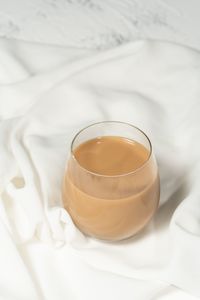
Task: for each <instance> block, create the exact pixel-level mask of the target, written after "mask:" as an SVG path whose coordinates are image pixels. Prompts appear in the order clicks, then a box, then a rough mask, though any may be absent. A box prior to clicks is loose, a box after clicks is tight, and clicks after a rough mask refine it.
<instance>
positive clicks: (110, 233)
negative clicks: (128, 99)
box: [63, 121, 160, 241]
mask: <svg viewBox="0 0 200 300" xmlns="http://www.w3.org/2000/svg"><path fill="white" fill-rule="evenodd" d="M105 136H107V137H111V136H112V137H113V136H116V137H123V138H126V139H129V140H133V141H135V142H137V143H140V144H141V145H143V146H144V147H145V148H146V150H147V151H148V156H147V159H146V160H145V161H144V162H143V164H142V165H141V166H139V167H138V168H136V169H134V170H133V171H131V172H128V173H122V174H119V175H113V176H112V175H111V176H110V175H102V174H98V173H95V172H91V171H90V170H88V169H87V168H85V167H83V166H82V165H81V164H80V163H79V161H78V160H77V158H76V157H75V155H74V150H75V149H77V147H78V146H80V145H81V144H82V143H84V142H86V141H89V140H91V139H94V138H97V137H105ZM159 195H160V186H159V175H158V168H157V164H156V160H155V157H154V155H153V152H152V145H151V142H150V140H149V138H148V137H147V135H146V134H145V133H144V132H143V131H141V130H140V129H138V128H137V127H135V126H133V125H130V124H127V123H124V122H118V121H105V122H99V123H95V124H92V125H90V126H88V127H86V128H84V129H82V130H81V131H79V132H78V133H77V134H76V136H75V137H74V139H73V141H72V143H71V156H70V158H69V161H68V163H67V168H66V172H65V175H64V181H63V203H64V207H65V208H66V210H67V211H68V212H69V214H70V215H71V217H72V219H73V221H74V223H75V225H76V226H77V227H78V228H79V229H80V230H81V231H82V232H83V233H85V234H87V235H90V236H93V237H96V238H99V239H104V240H110V241H117V240H122V239H125V238H128V237H131V236H133V235H134V234H136V233H137V232H138V231H139V230H141V229H142V228H143V227H144V226H145V225H146V224H147V223H148V221H149V220H150V219H151V217H152V216H153V214H154V212H155V211H156V209H157V207H158V203H159Z"/></svg>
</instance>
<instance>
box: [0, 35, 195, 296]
mask: <svg viewBox="0 0 200 300" xmlns="http://www.w3.org/2000/svg"><path fill="white" fill-rule="evenodd" d="M199 79H200V54H199V52H197V51H194V50H191V49H189V48H183V47H180V46H178V45H173V44H169V43H162V42H154V41H137V42H133V43H130V44H127V45H124V46H119V47H116V48H114V49H111V50H107V51H101V52H96V51H90V50H81V49H76V48H65V47H49V46H42V45H37V44H33V43H24V42H17V41H13V40H4V39H2V40H0V120H1V121H0V153H1V155H0V198H1V201H0V231H1V233H0V245H1V247H0V265H1V270H0V297H1V298H0V299H2V300H18V299H19V300H27V299H29V300H32V299H34V300H36V299H42V300H43V299H45V300H57V299H61V300H64V299H70V300H74V299H78V300H79V299H80V300H86V299H97V300H100V299H106V300H107V299H119V300H121V299H126V300H129V299H136V300H142V299H145V300H146V299H147V300H150V299H168V298H169V299H172V298H173V297H176V299H177V295H178V296H179V297H180V299H194V297H195V296H200V259H199V253H200V223H199V220H200V209H199V206H200V195H199V194H200V192H199V176H200V162H199V152H200V142H199V134H200V120H199V113H200V102H199V101H200V100H199V99H200V85H199ZM101 120H120V121H126V122H130V123H133V124H134V125H136V126H138V127H140V128H141V129H143V130H144V131H145V132H146V133H147V134H148V135H149V137H150V139H151V140H152V143H153V146H154V151H155V154H156V157H157V160H158V164H159V170H160V175H161V187H162V190H161V202H160V207H159V210H158V212H157V214H156V216H155V217H154V219H153V220H152V222H151V223H150V224H149V225H148V226H147V227H146V228H145V230H144V231H143V232H141V233H140V234H139V235H137V236H136V237H134V238H132V239H129V240H127V241H123V242H120V243H105V242H101V241H97V240H94V239H90V238H88V237H85V236H83V235H82V234H81V233H80V232H79V231H78V230H77V229H76V228H75V226H74V225H73V223H72V221H71V219H70V217H69V215H68V214H67V212H66V211H65V210H64V209H63V208H62V200H61V188H60V187H61V181H62V176H63V172H64V167H65V163H66V159H67V151H68V149H69V145H70V141H71V139H72V137H73V135H74V134H75V133H76V132H77V130H79V129H80V128H82V127H83V126H85V125H88V124H90V123H92V122H96V121H101ZM173 286H175V287H176V288H175V287H173ZM179 289H181V290H184V291H185V292H186V293H185V292H182V291H181V290H179ZM187 293H189V294H191V296H190V295H189V294H187ZM192 295H193V296H192ZM174 299H175V298H174Z"/></svg>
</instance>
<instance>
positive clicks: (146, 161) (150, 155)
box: [70, 121, 153, 178]
mask: <svg viewBox="0 0 200 300" xmlns="http://www.w3.org/2000/svg"><path fill="white" fill-rule="evenodd" d="M105 123H114V124H123V125H128V126H130V127H132V128H134V129H136V130H138V131H139V132H140V133H142V135H144V136H145V138H146V139H147V141H148V143H149V148H150V149H149V155H148V157H147V159H146V160H145V161H144V163H143V164H142V165H141V166H139V167H138V168H136V169H135V170H133V171H131V172H127V173H123V174H118V175H103V174H99V173H96V172H92V171H90V170H88V169H86V168H85V167H83V166H82V165H81V164H80V163H79V161H78V160H77V159H76V157H75V155H74V153H73V145H74V142H75V140H76V138H77V137H78V136H79V135H80V134H81V132H83V131H84V130H86V129H88V128H90V127H92V126H96V125H99V124H105ZM122 137H123V136H122ZM70 152H71V157H72V158H73V159H74V160H75V161H76V163H77V164H78V165H79V167H80V168H81V169H83V170H84V171H85V172H87V173H90V174H92V175H94V176H99V177H108V178H117V177H122V176H129V175H132V174H134V173H137V172H138V171H140V170H141V169H143V168H144V167H145V166H146V164H147V163H148V162H149V160H150V158H151V157H152V152H153V151H152V143H151V141H150V139H149V137H148V136H147V134H146V133H145V132H144V131H143V130H141V129H140V128H139V127H137V126H135V125H132V124H130V123H127V122H123V121H100V122H95V123H92V124H90V125H87V126H85V127H83V128H82V129H81V130H79V131H78V132H77V133H76V134H75V136H74V138H73V139H72V141H71V147H70Z"/></svg>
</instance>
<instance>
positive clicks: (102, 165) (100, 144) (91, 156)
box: [74, 136, 149, 176]
mask: <svg viewBox="0 0 200 300" xmlns="http://www.w3.org/2000/svg"><path fill="white" fill-rule="evenodd" d="M74 156H75V158H76V159H77V161H78V162H79V164H80V165H81V166H82V167H84V168H85V169H87V170H88V171H91V172H94V173H97V174H101V175H110V176H113V175H122V174H126V173H129V172H132V171H134V170H136V169H137V168H139V167H141V166H142V165H143V164H144V162H145V161H146V160H147V159H148V157H149V151H148V150H147V149H146V148H145V147H144V146H143V145H141V144H140V143H137V142H136V141H133V140H130V139H127V138H123V137H118V136H103V137H98V138H95V139H92V140H89V141H87V142H84V143H82V144H81V145H79V146H78V147H77V148H76V149H75V150H74Z"/></svg>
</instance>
